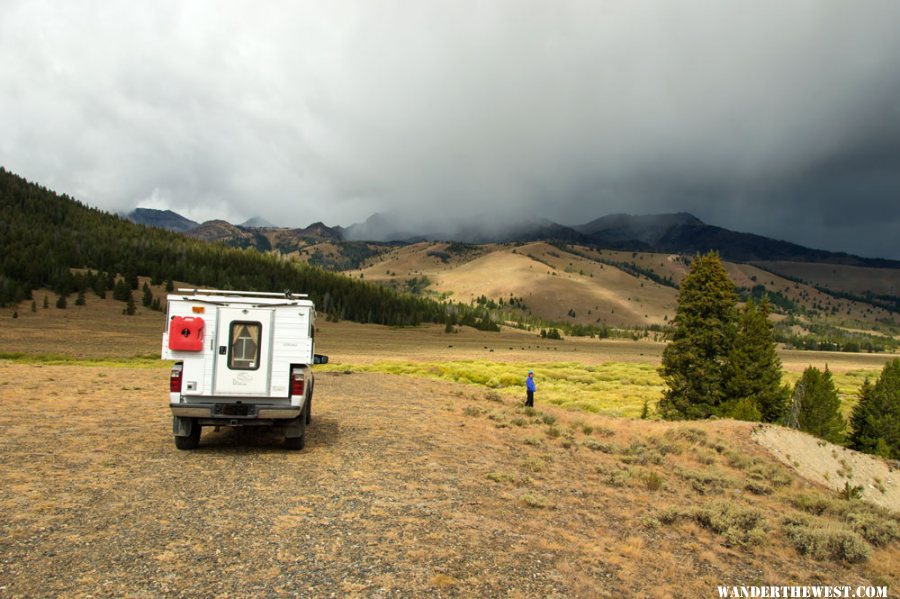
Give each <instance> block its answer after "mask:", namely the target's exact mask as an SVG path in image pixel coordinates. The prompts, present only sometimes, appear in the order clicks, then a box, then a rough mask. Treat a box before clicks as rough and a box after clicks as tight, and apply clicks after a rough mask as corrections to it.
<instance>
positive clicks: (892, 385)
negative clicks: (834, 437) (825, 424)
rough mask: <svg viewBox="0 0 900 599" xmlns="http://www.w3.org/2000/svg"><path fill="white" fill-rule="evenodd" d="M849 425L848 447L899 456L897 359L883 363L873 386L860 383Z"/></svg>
mask: <svg viewBox="0 0 900 599" xmlns="http://www.w3.org/2000/svg"><path fill="white" fill-rule="evenodd" d="M850 424H851V425H852V428H853V431H852V432H851V434H850V446H851V447H853V448H854V449H858V450H860V451H865V452H866V453H874V454H876V455H880V456H882V457H885V458H891V459H895V460H898V459H900V359H895V360H892V361H890V362H888V363H887V364H885V366H884V369H882V371H881V376H880V377H878V380H877V381H876V382H875V384H874V385H873V384H871V383H870V382H869V381H868V380H867V381H866V382H865V383H864V384H863V386H862V389H860V397H859V403H857V404H856V406H854V408H853V412H852V414H851V416H850Z"/></svg>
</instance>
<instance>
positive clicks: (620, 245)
mask: <svg viewBox="0 0 900 599" xmlns="http://www.w3.org/2000/svg"><path fill="white" fill-rule="evenodd" d="M129 219H131V220H134V221H135V222H140V223H142V224H147V225H149V226H158V227H162V228H169V229H171V230H180V231H181V232H184V233H186V234H188V235H189V236H191V237H195V238H197V239H202V240H204V241H215V242H221V243H224V244H226V245H230V246H234V247H256V248H257V249H259V250H261V251H269V250H273V249H274V250H278V251H281V252H292V251H298V250H300V249H302V248H303V247H306V246H309V245H313V244H317V243H321V242H329V243H338V242H349V241H355V242H372V243H415V242H418V241H457V242H463V243H471V244H485V243H522V242H529V241H542V240H544V241H557V242H564V243H574V244H581V245H585V246H592V247H597V248H607V249H617V250H630V251H641V252H662V253H675V254H687V255H692V254H695V253H698V252H700V253H704V252H708V251H710V250H715V251H717V252H719V254H720V255H721V256H722V257H723V258H725V259H728V260H732V261H736V262H753V261H768V260H782V261H791V262H818V263H829V264H843V265H850V266H868V267H881V268H900V261H896V260H889V259H882V258H865V257H860V256H854V255H851V254H845V253H841V252H830V251H826V250H818V249H811V248H808V247H804V246H802V245H799V244H796V243H792V242H790V241H784V240H776V239H771V238H769V237H764V236H762V235H756V234H753V233H744V232H737V231H732V230H729V229H725V228H723V227H718V226H715V225H709V224H706V223H704V222H703V221H701V220H700V219H699V218H697V217H696V216H694V215H692V214H689V213H687V212H676V213H670V214H645V215H631V214H610V215H606V216H602V217H600V218H597V219H594V220H591V221H589V222H587V223H583V224H578V225H573V226H566V225H562V224H559V223H556V222H553V221H551V220H548V219H545V218H540V217H536V216H531V215H526V216H523V217H521V218H517V219H508V218H507V219H501V218H498V217H496V216H491V215H488V214H482V215H479V216H476V217H471V218H467V219H459V220H456V221H454V222H444V223H441V222H437V221H433V220H432V221H428V220H422V221H421V222H420V223H419V224H417V225H410V224H409V223H410V222H411V219H410V217H409V216H408V215H406V216H405V217H404V216H401V215H398V214H391V213H378V214H373V215H372V216H370V217H369V218H367V219H366V220H365V221H363V222H360V223H355V224H352V225H350V226H349V227H341V226H335V227H330V226H328V225H326V224H324V223H322V222H316V223H313V224H311V225H309V226H308V227H305V228H293V229H292V228H287V227H274V226H272V225H271V224H268V223H266V221H264V220H263V219H251V221H247V222H245V223H243V224H241V225H233V224H231V223H228V222H226V221H224V220H213V221H207V222H205V223H203V224H200V225H198V224H196V223H194V222H193V221H190V220H189V219H186V218H184V217H181V216H180V215H178V214H176V213H174V212H172V211H169V210H165V211H162V210H152V209H139V210H136V211H135V212H134V213H132V215H129ZM248 222H249V223H252V224H248ZM174 227H182V228H181V229H177V228H174Z"/></svg>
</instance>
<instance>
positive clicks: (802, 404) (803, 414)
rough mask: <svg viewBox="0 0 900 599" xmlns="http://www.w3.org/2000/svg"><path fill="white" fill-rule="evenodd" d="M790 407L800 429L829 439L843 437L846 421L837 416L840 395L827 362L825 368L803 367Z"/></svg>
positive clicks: (838, 439) (837, 440)
mask: <svg viewBox="0 0 900 599" xmlns="http://www.w3.org/2000/svg"><path fill="white" fill-rule="evenodd" d="M791 407H792V410H791V412H792V413H793V414H796V419H797V421H796V425H797V428H799V429H800V430H802V431H806V432H807V433H810V434H811V435H815V436H816V437H819V438H821V439H825V440H826V441H831V442H832V443H840V442H841V441H843V439H844V430H845V429H846V428H847V423H846V421H845V420H844V417H843V416H841V412H840V408H841V399H840V397H838V393H837V389H836V388H835V386H834V379H832V378H831V371H830V370H828V367H827V366H826V367H825V372H822V371H821V370H819V369H818V368H816V367H814V366H810V367H808V368H807V369H806V370H804V371H803V376H801V377H800V380H799V381H797V384H796V385H795V386H794V394H793V396H792V398H791Z"/></svg>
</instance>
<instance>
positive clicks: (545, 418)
mask: <svg viewBox="0 0 900 599" xmlns="http://www.w3.org/2000/svg"><path fill="white" fill-rule="evenodd" d="M541 422H543V423H544V424H553V423H554V422H556V416H554V415H552V414H541Z"/></svg>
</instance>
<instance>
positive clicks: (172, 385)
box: [169, 364, 184, 393]
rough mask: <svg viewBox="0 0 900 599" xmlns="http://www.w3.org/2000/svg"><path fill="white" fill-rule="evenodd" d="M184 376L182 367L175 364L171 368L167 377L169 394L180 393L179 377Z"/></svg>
mask: <svg viewBox="0 0 900 599" xmlns="http://www.w3.org/2000/svg"><path fill="white" fill-rule="evenodd" d="M182 374H184V366H183V365H182V364H176V365H175V366H173V367H172V374H171V375H170V376H169V392H170V393H181V375H182Z"/></svg>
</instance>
